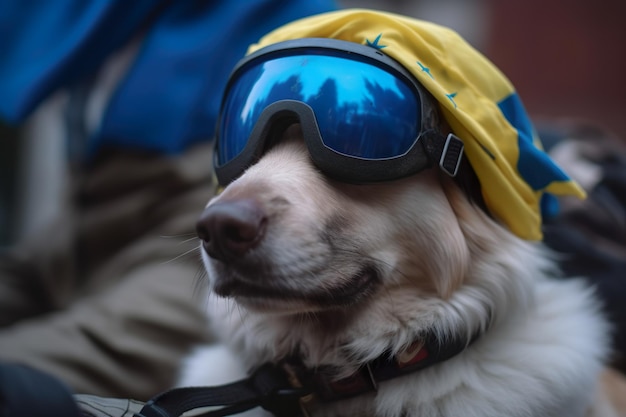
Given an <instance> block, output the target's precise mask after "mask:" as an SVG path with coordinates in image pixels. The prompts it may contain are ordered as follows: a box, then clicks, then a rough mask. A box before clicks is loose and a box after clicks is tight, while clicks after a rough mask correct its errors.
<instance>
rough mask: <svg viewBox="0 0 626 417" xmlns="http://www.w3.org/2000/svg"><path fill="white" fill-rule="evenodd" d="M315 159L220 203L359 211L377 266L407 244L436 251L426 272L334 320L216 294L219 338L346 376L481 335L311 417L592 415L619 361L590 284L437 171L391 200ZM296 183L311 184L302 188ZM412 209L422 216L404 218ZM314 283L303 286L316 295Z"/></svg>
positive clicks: (268, 167) (253, 355) (250, 181)
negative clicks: (374, 218) (608, 363)
mask: <svg viewBox="0 0 626 417" xmlns="http://www.w3.org/2000/svg"><path fill="white" fill-rule="evenodd" d="M298 146H299V148H298ZM293 155H297V156H298V158H292V156H293ZM306 155H307V154H306V149H304V148H303V145H298V144H296V143H285V144H284V146H283V147H282V148H281V147H276V148H274V149H273V151H272V152H270V153H268V154H267V155H265V156H264V158H263V159H262V160H261V161H260V162H259V163H258V164H256V165H254V166H253V167H251V168H250V169H249V171H247V174H244V176H243V177H241V178H240V180H238V182H237V183H236V184H235V183H233V184H232V185H231V186H229V187H228V188H227V189H226V190H225V191H224V194H222V197H223V198H224V199H227V198H235V197H237V195H238V194H246V195H248V196H249V195H254V196H255V198H257V199H259V200H262V199H268V201H269V199H271V198H272V196H273V195H272V192H273V191H272V190H273V188H272V187H266V188H263V184H264V183H265V184H267V183H272V181H274V183H275V184H278V183H280V189H281V192H282V193H284V194H285V195H289V196H291V197H292V200H293V204H294V205H293V206H292V207H290V208H291V209H292V212H294V213H300V212H301V211H305V210H307V207H309V206H313V207H314V209H310V210H313V211H314V213H315V214H316V215H319V216H318V217H316V218H318V219H327V218H328V216H327V214H328V211H330V210H331V208H332V209H333V210H335V211H339V212H341V210H342V209H344V208H343V205H345V204H351V203H354V204H353V205H351V206H349V207H348V209H347V210H353V211H354V216H353V217H355V218H357V219H365V220H362V221H361V222H360V223H359V227H360V228H359V229H357V230H356V231H355V234H357V235H358V233H362V235H363V236H367V237H372V236H374V237H377V236H379V235H384V237H383V238H381V240H376V239H374V240H373V241H372V242H371V244H370V246H367V248H368V249H370V248H371V247H374V248H377V249H376V250H379V252H377V253H376V254H375V255H376V257H377V259H378V260H380V262H379V265H382V266H381V268H384V267H385V265H391V264H392V263H393V262H387V259H393V256H388V257H386V256H385V253H384V251H385V250H386V248H385V247H384V244H381V242H394V239H396V240H402V239H406V240H408V241H410V242H411V243H412V244H413V243H414V244H415V247H416V248H417V249H416V250H422V251H423V252H424V253H416V254H415V257H414V258H415V261H414V262H413V259H411V254H408V255H406V256H405V257H404V258H403V261H405V262H406V265H405V266H406V268H404V269H401V270H403V271H404V273H403V274H399V275H398V276H396V275H393V273H394V271H396V268H395V267H389V270H388V271H383V274H381V275H384V274H386V275H384V284H382V286H379V287H378V288H377V290H376V291H375V292H374V293H372V294H370V295H369V296H367V297H366V298H363V299H361V300H360V301H359V302H358V303H357V304H354V305H350V306H342V307H335V308H334V309H333V310H328V311H325V312H311V313H304V314H303V313H299V314H287V313H284V314H280V313H270V312H268V309H265V310H263V309H261V311H249V310H247V309H246V307H245V306H244V305H243V304H241V303H237V302H236V301H234V300H232V299H224V298H219V297H216V296H212V297H211V298H210V300H211V305H210V307H209V313H210V315H211V316H212V318H213V324H214V328H215V330H216V332H217V333H218V334H220V335H221V336H222V340H225V341H228V343H229V344H230V346H231V347H232V349H233V350H234V351H235V352H236V354H237V357H238V361H239V362H240V363H242V364H243V367H244V368H246V369H252V368H254V367H258V366H259V365H261V364H263V363H265V362H278V361H280V360H282V359H283V358H286V357H288V356H291V355H293V354H294V353H297V354H299V355H300V357H301V359H302V361H303V362H304V364H305V365H306V366H307V367H309V368H316V367H320V366H330V367H332V368H333V369H336V377H337V378H342V377H346V376H348V375H351V374H352V373H354V372H355V371H357V370H358V369H359V368H360V367H361V366H362V365H363V364H364V363H367V362H369V361H372V360H374V359H376V358H378V357H380V356H381V355H385V354H388V355H392V356H394V355H397V354H398V353H400V352H403V351H404V350H405V349H406V348H407V347H409V346H410V345H411V344H412V343H414V342H415V341H416V340H418V339H419V338H420V337H423V336H424V335H425V334H426V333H429V332H433V333H434V334H435V335H436V336H437V339H438V340H440V341H441V342H442V343H446V341H448V340H451V339H456V338H460V339H461V340H463V339H464V340H465V341H466V342H467V343H469V341H470V340H471V339H472V337H473V336H474V335H475V334H476V332H481V333H482V334H481V336H480V338H478V340H476V341H475V342H474V343H473V344H472V345H471V346H469V347H468V348H467V349H465V350H464V351H463V352H461V353H460V354H458V355H456V356H454V357H453V358H451V359H449V360H447V361H445V362H442V363H439V364H436V365H434V366H432V367H429V368H427V369H424V370H423V371H419V372H417V373H415V374H410V375H406V376H403V377H400V378H396V379H393V380H389V381H386V382H384V383H382V384H380V386H379V388H378V392H377V393H376V394H367V395H363V396H359V397H357V398H355V399H349V400H342V401H338V402H332V403H328V404H321V405H319V408H316V409H314V410H313V416H316V417H317V416H324V417H333V416H355V415H358V416H361V417H370V416H376V417H401V416H419V417H429V416H432V417H434V416H437V417H440V416H461V415H462V416H469V417H472V416H476V417H478V416H480V417H496V416H497V417H501V416H511V417H515V416H520V417H521V416H524V417H535V416H536V417H539V416H541V417H545V416H554V417H556V416H565V415H567V416H574V417H576V416H581V417H582V416H583V415H584V414H585V412H586V410H587V407H588V405H589V404H590V403H591V397H593V395H594V389H595V383H596V380H597V376H598V373H599V371H600V370H601V368H602V362H603V360H604V359H605V357H606V354H607V352H606V346H608V341H607V334H608V331H607V328H606V325H605V322H604V320H603V319H602V318H601V317H600V314H599V313H598V306H597V305H596V301H595V298H594V297H593V296H592V294H591V292H590V291H589V290H588V289H587V288H586V287H585V285H584V284H583V283H582V282H581V281H579V280H560V279H558V277H557V275H558V274H557V272H556V271H555V267H554V264H553V262H552V261H551V260H549V259H548V258H547V257H546V253H545V250H544V249H542V248H541V246H540V245H535V244H532V243H529V242H525V241H522V240H520V239H519V238H517V237H516V236H514V235H513V234H511V233H510V232H509V231H507V230H505V229H504V228H502V227H501V226H500V225H498V224H497V223H496V222H495V221H494V220H493V219H491V218H489V217H488V216H487V215H486V214H485V213H484V212H483V211H482V210H480V209H479V208H477V207H476V206H475V205H473V204H471V203H470V202H469V201H468V200H467V198H466V196H465V195H463V193H462V192H461V190H460V189H459V188H458V187H456V186H455V185H454V184H452V183H451V180H449V179H448V180H445V179H440V178H437V176H436V175H435V174H434V173H433V172H427V171H425V172H423V173H421V174H420V176H419V177H415V178H409V179H406V181H403V180H399V181H398V182H397V183H395V184H394V187H393V188H390V189H387V188H385V187H379V188H376V189H367V188H359V189H358V190H355V189H353V188H350V187H349V186H348V185H346V186H343V185H335V184H331V185H328V184H327V183H326V182H325V180H324V179H323V178H322V177H321V175H320V174H319V173H317V172H316V171H315V169H314V168H313V167H310V166H309V165H307V159H306ZM276 166H279V167H280V169H275V167H276ZM285 172H289V173H290V175H289V178H287V176H286V175H285V174H284V173H285ZM294 173H296V174H294ZM292 175H297V176H298V178H300V180H301V181H300V182H299V183H298V184H299V185H300V187H299V188H298V187H296V186H295V185H293V184H294V181H293V179H292V178H291V176H292ZM304 185H307V186H308V187H311V188H306V187H303V186H304ZM277 187H278V186H277ZM300 188H302V190H301V189H300ZM320 190H323V192H325V193H326V195H327V199H326V200H325V202H326V203H327V204H320V203H319V202H316V201H315V198H314V196H315V194H316V192H320ZM373 191H375V192H376V193H374V192H373ZM370 194H375V195H376V198H375V199H372V198H371V197H370ZM335 198H336V199H337V200H339V199H340V198H343V199H342V200H341V201H342V203H344V204H343V205H342V204H338V203H333V201H334V199H335ZM424 200H426V201H424ZM263 201H265V200H263ZM361 202H363V204H359V203H361ZM365 203H367V204H365ZM267 204H269V203H267ZM333 204H334V205H333ZM327 205H330V206H332V207H331V208H327V207H326V206H327ZM407 208H410V209H411V210H413V211H411V213H420V216H415V217H412V216H407V215H405V214H403V212H402V210H405V213H406V210H407ZM344 210H345V209H344ZM359 210H361V211H359ZM376 210H386V211H385V216H387V217H385V218H384V219H380V218H379V220H380V222H378V223H377V224H375V225H374V226H371V227H370V225H369V223H368V222H367V221H366V220H367V218H368V217H367V216H363V214H364V213H365V214H367V213H371V212H373V211H376ZM281 216H284V213H281ZM324 216H326V217H324ZM359 216H362V217H359ZM407 217H408V219H407ZM281 218H282V217H281ZM299 218H300V217H299ZM278 223H279V225H278V226H277V228H279V226H280V222H278ZM413 226H415V227H413ZM294 228H295V226H294ZM405 230H406V232H404V231H405ZM283 231H284V230H283ZM309 232H310V231H309ZM277 233H278V232H277ZM403 233H405V234H403ZM276 236H277V235H275V237H276ZM290 236H292V235H290ZM281 237H284V236H281ZM288 242H289V243H292V244H293V243H294V242H295V243H296V244H297V243H298V241H297V240H294V239H292V240H289V241H288ZM273 243H275V244H276V245H281V244H282V245H283V246H282V247H281V248H282V250H287V249H289V248H287V249H285V246H284V245H286V243H285V242H284V239H283V240H280V239H278V237H277V240H276V241H275V242H273ZM411 247H413V246H411ZM396 249H397V248H396ZM391 250H392V249H390V251H391ZM407 258H409V259H408V260H407ZM298 260H300V261H306V260H302V259H300V258H298ZM207 263H208V264H210V262H207ZM210 266H211V265H208V267H207V268H210ZM341 266H342V267H343V265H341ZM333 267H339V266H337V265H333ZM287 269H288V270H289V268H287ZM407 271H415V274H412V273H411V272H409V273H407ZM209 274H210V275H211V271H210V270H209ZM304 277H305V278H306V275H304ZM281 278H282V279H284V280H285V281H286V282H289V283H291V282H292V281H291V280H289V277H282V276H281ZM303 281H304V282H302V283H301V285H306V284H307V281H306V280H305V279H303ZM270 307H271V306H270ZM270 307H268V308H270Z"/></svg>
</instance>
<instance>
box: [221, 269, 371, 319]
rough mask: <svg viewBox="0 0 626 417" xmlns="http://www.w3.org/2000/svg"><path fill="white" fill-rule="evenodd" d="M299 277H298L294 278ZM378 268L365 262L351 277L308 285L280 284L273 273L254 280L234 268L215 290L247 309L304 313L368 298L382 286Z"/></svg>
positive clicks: (342, 307)
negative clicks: (313, 285)
mask: <svg viewBox="0 0 626 417" xmlns="http://www.w3.org/2000/svg"><path fill="white" fill-rule="evenodd" d="M293 279H294V280H297V279H298V278H297V277H294V278H293ZM380 283H381V279H380V275H379V273H378V271H377V269H376V268H375V267H374V266H371V265H365V266H363V267H362V268H361V269H360V270H359V271H358V272H357V273H356V274H354V275H352V276H351V277H349V278H348V279H345V278H344V279H342V280H341V282H338V283H336V284H334V285H333V284H326V285H325V286H324V287H323V288H322V287H321V286H318V287H315V288H309V289H306V290H304V289H296V288H297V287H296V286H290V287H287V286H286V285H280V283H277V282H276V280H273V279H272V277H259V276H257V277H255V282H251V281H250V280H249V279H245V278H244V277H241V276H239V275H237V273H235V272H233V271H229V272H228V273H224V271H222V273H221V274H220V276H219V279H217V280H216V281H214V282H213V292H214V293H215V294H216V295H218V296H220V297H225V298H232V299H233V300H235V301H236V302H237V303H238V304H239V305H241V306H243V307H245V308H246V309H248V310H251V311H255V312H265V313H280V314H302V313H316V312H321V311H328V310H335V309H345V308H349V307H351V306H354V305H356V304H358V303H361V302H362V301H364V300H366V299H367V298H369V297H370V296H371V295H372V294H374V293H375V292H376V290H377V288H378V287H379V286H380Z"/></svg>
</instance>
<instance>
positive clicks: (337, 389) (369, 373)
mask: <svg viewBox="0 0 626 417" xmlns="http://www.w3.org/2000/svg"><path fill="white" fill-rule="evenodd" d="M478 335H479V333H477V334H476V335H475V336H474V337H473V338H472V339H471V340H470V341H469V342H468V341H462V340H461V339H460V338H459V339H457V340H450V341H449V343H446V344H441V343H440V342H439V341H438V340H437V339H436V338H435V337H434V336H433V335H432V334H430V335H429V336H428V337H426V338H424V339H420V340H417V341H415V342H413V343H412V344H411V345H410V346H409V347H408V348H407V349H405V350H404V351H403V352H401V353H399V354H397V355H395V356H390V355H389V354H383V355H381V356H379V357H378V358H376V359H375V360H373V361H371V362H367V363H365V364H364V365H363V366H361V367H360V368H359V369H358V370H357V371H356V372H354V373H353V374H352V375H350V376H348V377H345V378H341V379H336V377H334V375H336V373H337V372H336V369H335V368H334V367H331V366H319V367H316V368H315V369H314V370H313V369H309V368H306V367H305V366H304V365H303V364H302V362H301V361H300V360H298V359H293V358H292V359H289V360H286V361H284V362H283V363H282V367H283V368H284V369H285V371H286V372H287V374H288V375H289V377H290V382H291V384H292V386H293V387H294V388H305V389H306V390H307V391H310V392H312V393H313V396H312V397H314V399H316V400H319V401H321V402H330V401H336V400H340V399H345V398H350V397H355V396H358V395H361V394H365V393H368V392H375V391H377V390H378V384H379V383H380V382H383V381H387V380H389V379H393V378H396V377H400V376H403V375H407V374H410V373H413V372H417V371H420V370H422V369H425V368H428V367H430V366H432V365H435V364H437V363H441V362H443V361H445V360H448V359H450V358H452V357H453V356H456V355H457V354H459V353H461V352H462V351H463V350H465V348H467V347H468V346H469V345H470V344H471V343H472V342H473V341H474V340H476V339H477V338H478Z"/></svg>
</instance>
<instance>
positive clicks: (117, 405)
mask: <svg viewBox="0 0 626 417" xmlns="http://www.w3.org/2000/svg"><path fill="white" fill-rule="evenodd" d="M74 399H75V400H76V403H77V404H78V407H79V408H80V412H81V414H82V415H83V416H85V417H133V416H134V415H135V413H138V412H139V411H141V408H142V407H143V405H144V403H142V402H140V401H135V400H125V399H118V398H102V397H96V396H93V395H76V396H74Z"/></svg>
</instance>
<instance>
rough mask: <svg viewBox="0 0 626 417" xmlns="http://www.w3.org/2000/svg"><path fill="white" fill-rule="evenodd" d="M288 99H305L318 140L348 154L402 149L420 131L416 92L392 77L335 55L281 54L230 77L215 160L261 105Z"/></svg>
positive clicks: (233, 145)
mask: <svg viewBox="0 0 626 417" xmlns="http://www.w3.org/2000/svg"><path fill="white" fill-rule="evenodd" d="M286 99H290V100H299V101H302V102H304V103H306V104H308V105H309V106H311V108H312V109H313V112H314V113H315V118H316V121H317V124H318V127H319V130H320V133H321V136H322V141H323V143H324V145H326V146H327V147H329V148H331V149H333V150H334V151H336V152H339V153H342V154H345V155H349V156H352V157H357V158H363V159H388V158H393V157H397V156H400V155H403V154H405V153H406V152H408V151H409V149H411V147H412V146H413V145H414V143H415V141H416V140H417V137H418V135H419V133H420V132H419V129H420V120H421V114H420V102H419V96H418V94H417V92H416V91H414V88H413V87H411V86H409V84H407V83H405V82H404V81H403V80H402V79H401V78H399V77H398V76H396V75H394V74H392V73H390V72H387V71H385V70H383V69H382V68H379V67H377V66H375V65H374V64H368V63H366V62H361V61H355V60H351V59H346V58H342V57H339V56H328V55H316V54H315V53H308V54H305V55H297V56H283V57H278V58H273V59H271V60H268V61H265V62H262V63H259V64H256V65H254V64H253V65H251V66H250V67H248V68H247V69H246V70H245V71H244V72H243V73H242V74H241V75H240V76H239V78H237V79H236V80H235V81H234V82H233V83H232V84H231V87H230V89H229V92H228V95H227V98H226V101H225V103H224V106H223V108H222V117H221V121H220V137H219V141H220V142H219V146H218V150H219V153H218V163H219V164H220V166H221V165H223V164H225V163H227V162H229V161H230V160H232V159H233V158H234V157H236V156H237V155H238V154H239V153H240V152H241V151H242V150H243V148H244V147H245V145H246V143H247V141H248V138H249V136H250V133H251V132H252V129H253V128H254V125H255V123H256V121H257V119H258V118H259V115H260V114H261V113H262V112H263V110H264V109H265V108H266V107H267V106H268V105H270V104H272V103H275V102H276V101H279V100H286Z"/></svg>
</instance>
